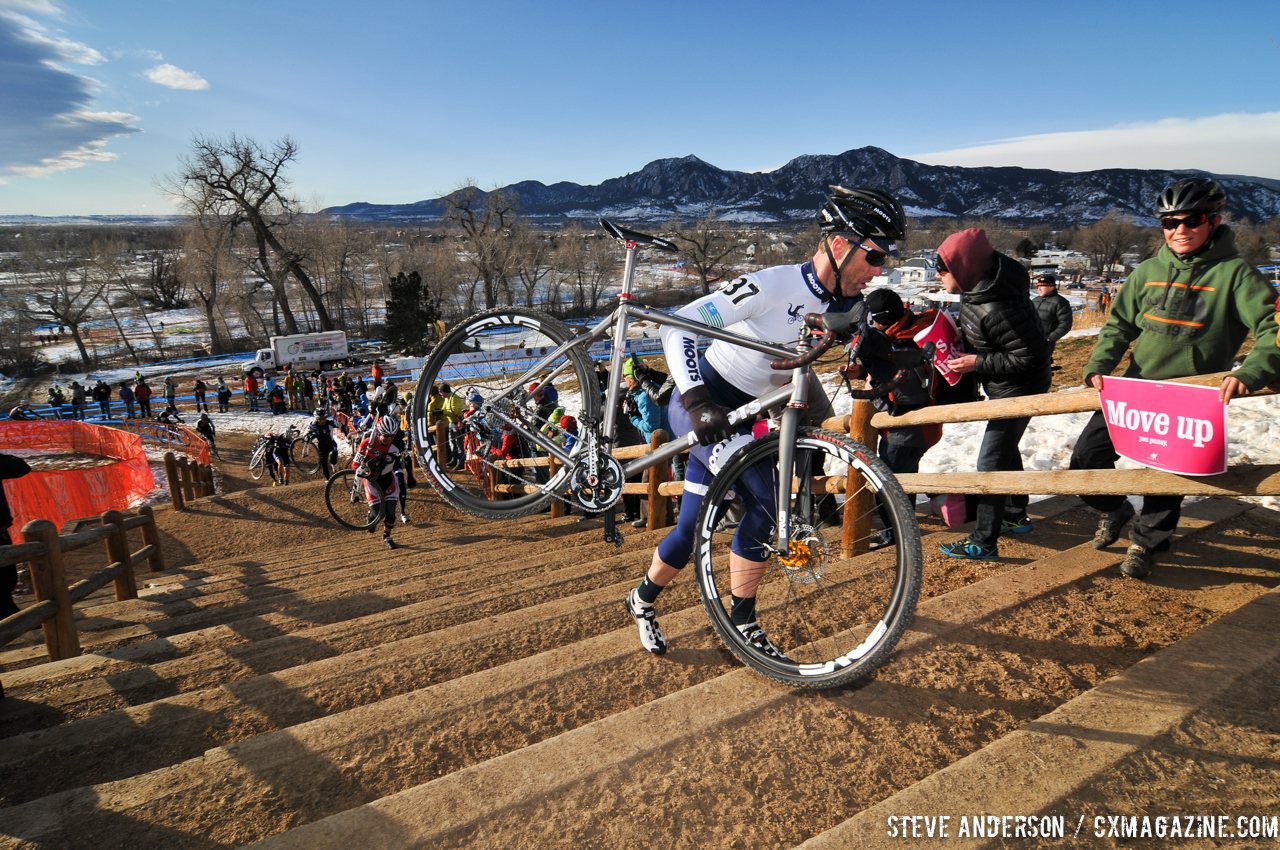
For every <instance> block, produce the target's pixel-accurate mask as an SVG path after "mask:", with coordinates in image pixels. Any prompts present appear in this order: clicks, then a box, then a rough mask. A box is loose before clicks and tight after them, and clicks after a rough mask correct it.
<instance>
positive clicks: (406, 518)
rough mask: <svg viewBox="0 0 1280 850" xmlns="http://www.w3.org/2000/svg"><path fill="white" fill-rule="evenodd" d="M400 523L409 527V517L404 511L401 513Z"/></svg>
mask: <svg viewBox="0 0 1280 850" xmlns="http://www.w3.org/2000/svg"><path fill="white" fill-rule="evenodd" d="M400 522H401V523H402V524H404V525H408V524H409V515H408V514H407V513H405V512H404V511H401V512H400Z"/></svg>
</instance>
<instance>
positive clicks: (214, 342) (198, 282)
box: [180, 215, 235, 354]
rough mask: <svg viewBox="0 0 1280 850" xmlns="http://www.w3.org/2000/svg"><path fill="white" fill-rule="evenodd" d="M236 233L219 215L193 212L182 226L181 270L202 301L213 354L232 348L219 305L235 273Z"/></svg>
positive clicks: (197, 297) (210, 348)
mask: <svg viewBox="0 0 1280 850" xmlns="http://www.w3.org/2000/svg"><path fill="white" fill-rule="evenodd" d="M234 237H235V231H234V230H233V229H232V226H231V222H230V221H228V220H225V219H223V218H221V217H219V216H216V215H203V216H191V217H190V218H188V219H187V220H186V223H185V225H184V227H183V233H182V245H183V252H182V262H181V269H180V274H181V275H182V276H183V278H185V279H186V281H187V282H188V283H189V285H190V286H191V291H192V292H194V293H195V297H196V300H197V301H199V302H200V307H201V308H202V312H203V313H204V321H205V327H206V329H207V330H208V332H209V353H210V354H223V353H225V352H227V351H229V350H231V347H230V345H229V344H228V343H229V341H230V336H231V335H230V333H229V331H228V329H227V324H226V318H225V317H224V316H223V315H222V311H221V309H220V307H221V301H222V296H223V295H224V293H225V292H226V289H227V280H228V278H229V277H230V276H231V275H233V274H234V273H235V260H234V256H233V254H232V246H233V244H234Z"/></svg>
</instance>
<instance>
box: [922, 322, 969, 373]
mask: <svg viewBox="0 0 1280 850" xmlns="http://www.w3.org/2000/svg"><path fill="white" fill-rule="evenodd" d="M914 339H915V341H916V345H921V346H923V345H924V344H925V343H926V342H931V343H933V344H934V346H935V348H934V352H933V368H935V369H937V370H938V374H939V375H941V376H942V379H943V380H944V381H946V382H947V383H948V384H950V385H951V386H953V387H954V386H955V385H956V382H957V381H959V380H960V378H961V375H960V373H959V372H956V371H953V370H951V369H948V368H947V361H948V360H950V359H951V358H953V357H955V356H957V355H959V354H964V346H963V345H962V344H961V343H960V329H959V328H957V327H956V323H955V322H953V321H951V317H950V316H948V315H947V314H946V313H944V312H942V311H941V310H939V311H938V317H937V318H936V319H934V320H933V324H931V325H929V327H927V328H925V329H924V330H922V331H920V333H918V334H916V335H915V337H914Z"/></svg>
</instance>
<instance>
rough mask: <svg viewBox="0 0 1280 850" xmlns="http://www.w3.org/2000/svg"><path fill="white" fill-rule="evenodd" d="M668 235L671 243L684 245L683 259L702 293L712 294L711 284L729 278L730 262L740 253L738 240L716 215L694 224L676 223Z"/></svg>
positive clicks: (669, 228) (673, 222) (670, 226)
mask: <svg viewBox="0 0 1280 850" xmlns="http://www.w3.org/2000/svg"><path fill="white" fill-rule="evenodd" d="M667 233H668V235H669V237H670V239H671V241H672V242H675V243H676V244H677V245H678V246H680V256H681V258H682V259H684V261H685V262H686V263H687V264H688V268H689V270H690V271H692V272H694V273H695V274H696V275H697V276H698V280H699V282H700V283H701V284H702V294H703V295H706V294H707V293H709V292H710V291H711V281H713V280H719V279H720V278H722V277H724V276H726V275H725V273H726V272H727V271H728V268H727V267H728V265H729V263H728V262H727V260H728V259H729V258H730V257H732V256H733V255H734V254H735V253H736V252H737V250H738V240H737V238H736V237H735V236H734V234H733V233H732V232H731V231H730V230H729V229H728V228H727V227H725V226H724V225H723V224H721V223H720V222H718V221H716V217H715V213H714V212H713V213H710V214H708V215H707V216H706V218H703V219H701V220H700V221H696V222H694V223H693V224H692V225H684V224H682V223H681V222H679V221H677V220H673V221H672V222H671V224H670V225H669V227H668V230H667Z"/></svg>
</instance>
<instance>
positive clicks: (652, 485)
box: [645, 428, 671, 531]
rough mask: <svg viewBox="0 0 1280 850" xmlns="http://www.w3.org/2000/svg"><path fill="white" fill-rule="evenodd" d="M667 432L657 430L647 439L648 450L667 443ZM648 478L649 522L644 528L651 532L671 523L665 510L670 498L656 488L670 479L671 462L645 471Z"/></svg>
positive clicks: (669, 503)
mask: <svg viewBox="0 0 1280 850" xmlns="http://www.w3.org/2000/svg"><path fill="white" fill-rule="evenodd" d="M667 439H668V437H667V432H666V431H664V430H662V429H661V428H659V429H658V430H656V431H654V432H653V436H651V437H650V438H649V450H650V451H653V450H654V449H657V448H660V447H661V446H663V445H664V444H665V443H666V442H667ZM645 474H646V475H648V476H649V495H648V499H649V522H648V525H647V526H646V528H647V530H649V531H653V530H654V529H655V528H666V527H667V526H668V525H670V524H671V523H670V522H669V521H668V519H667V516H668V510H667V508H668V507H669V506H670V505H671V497H669V496H664V495H662V494H661V493H660V492H658V488H659V487H661V486H662V485H663V484H665V483H666V482H667V481H669V480H670V478H671V462H670V461H668V462H667V463H660V464H658V465H656V466H651V467H649V468H648V470H646V471H645Z"/></svg>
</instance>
